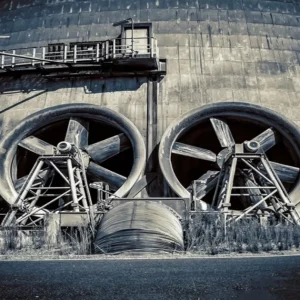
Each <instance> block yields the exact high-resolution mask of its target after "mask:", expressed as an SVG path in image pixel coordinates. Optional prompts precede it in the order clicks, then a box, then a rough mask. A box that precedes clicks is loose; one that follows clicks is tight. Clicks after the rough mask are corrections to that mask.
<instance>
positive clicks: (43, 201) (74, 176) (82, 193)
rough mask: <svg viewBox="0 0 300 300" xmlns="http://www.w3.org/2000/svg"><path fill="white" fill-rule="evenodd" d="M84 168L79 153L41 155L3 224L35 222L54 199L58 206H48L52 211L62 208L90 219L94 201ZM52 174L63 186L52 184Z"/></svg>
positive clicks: (34, 223) (19, 224) (39, 219)
mask: <svg viewBox="0 0 300 300" xmlns="http://www.w3.org/2000/svg"><path fill="white" fill-rule="evenodd" d="M84 172H86V170H85V167H84V164H83V163H81V162H80V159H79V158H78V156H75V155H72V154H68V155H44V156H40V157H39V158H38V159H37V161H36V163H35V165H34V166H33V168H32V170H31V172H30V174H29V175H28V177H27V180H26V181H25V183H24V185H23V186H22V188H21V190H20V192H19V194H18V197H17V199H16V201H15V203H14V204H13V205H12V207H11V210H10V211H9V212H8V213H7V215H6V216H5V218H4V220H3V222H2V225H3V226H10V225H11V224H15V225H17V226H22V225H26V226H31V225H38V224H39V222H40V221H41V220H43V219H44V217H45V215H46V214H47V213H49V212H50V211H49V210H48V209H47V208H48V207H49V206H50V205H51V204H53V203H55V202H56V203H57V208H56V209H54V210H51V213H59V212H61V211H64V212H68V211H69V212H74V213H85V214H87V215H89V217H90V221H92V217H93V216H92V215H93V204H92V201H91V197H90V194H89V189H88V183H87V180H86V176H85V173H84ZM45 173H46V176H45V175H44V174H45ZM41 174H43V176H41ZM54 176H56V177H59V178H60V179H62V180H63V181H64V186H61V185H60V186H55V185H54V184H53V178H54ZM50 177H51V178H52V179H51V180H49V179H50ZM48 199H49V200H48ZM20 213H21V215H20Z"/></svg>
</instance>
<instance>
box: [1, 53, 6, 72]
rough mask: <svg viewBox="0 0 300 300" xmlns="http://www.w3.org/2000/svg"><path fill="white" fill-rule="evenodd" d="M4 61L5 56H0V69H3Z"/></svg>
mask: <svg viewBox="0 0 300 300" xmlns="http://www.w3.org/2000/svg"><path fill="white" fill-rule="evenodd" d="M4 60H5V56H4V55H1V69H4Z"/></svg>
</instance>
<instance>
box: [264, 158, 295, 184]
mask: <svg viewBox="0 0 300 300" xmlns="http://www.w3.org/2000/svg"><path fill="white" fill-rule="evenodd" d="M270 164H271V166H272V168H273V169H274V171H275V172H276V174H277V176H278V177H279V179H280V180H281V181H282V182H287V183H294V182H295V180H296V179H297V177H298V175H299V168H297V167H292V166H288V165H283V164H279V163H276V162H273V161H270ZM261 171H263V172H264V173H265V171H264V169H261Z"/></svg>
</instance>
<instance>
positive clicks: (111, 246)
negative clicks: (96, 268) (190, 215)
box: [95, 201, 183, 254]
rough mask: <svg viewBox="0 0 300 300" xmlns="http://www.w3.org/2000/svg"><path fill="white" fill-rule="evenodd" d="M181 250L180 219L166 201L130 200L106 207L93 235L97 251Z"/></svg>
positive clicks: (181, 233)
mask: <svg viewBox="0 0 300 300" xmlns="http://www.w3.org/2000/svg"><path fill="white" fill-rule="evenodd" d="M176 250H178V251H181V250H183V232H182V227H181V223H180V221H179V219H178V218H177V216H176V215H175V214H174V213H173V212H172V210H170V209H169V208H168V207H167V206H166V205H164V204H160V203H157V202H150V201H132V202H127V203H125V204H121V205H118V206H116V207H115V208H113V209H112V210H111V211H109V212H108V213H107V214H106V215H105V216H104V218H103V219H102V221H101V224H100V229H99V231H98V234H97V236H96V239H95V251H96V252H98V253H115V254H117V253H124V252H158V251H163V252H173V251H176Z"/></svg>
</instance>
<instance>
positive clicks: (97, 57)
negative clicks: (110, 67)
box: [96, 43, 99, 62]
mask: <svg viewBox="0 0 300 300" xmlns="http://www.w3.org/2000/svg"><path fill="white" fill-rule="evenodd" d="M96 62H99V43H97V45H96Z"/></svg>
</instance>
